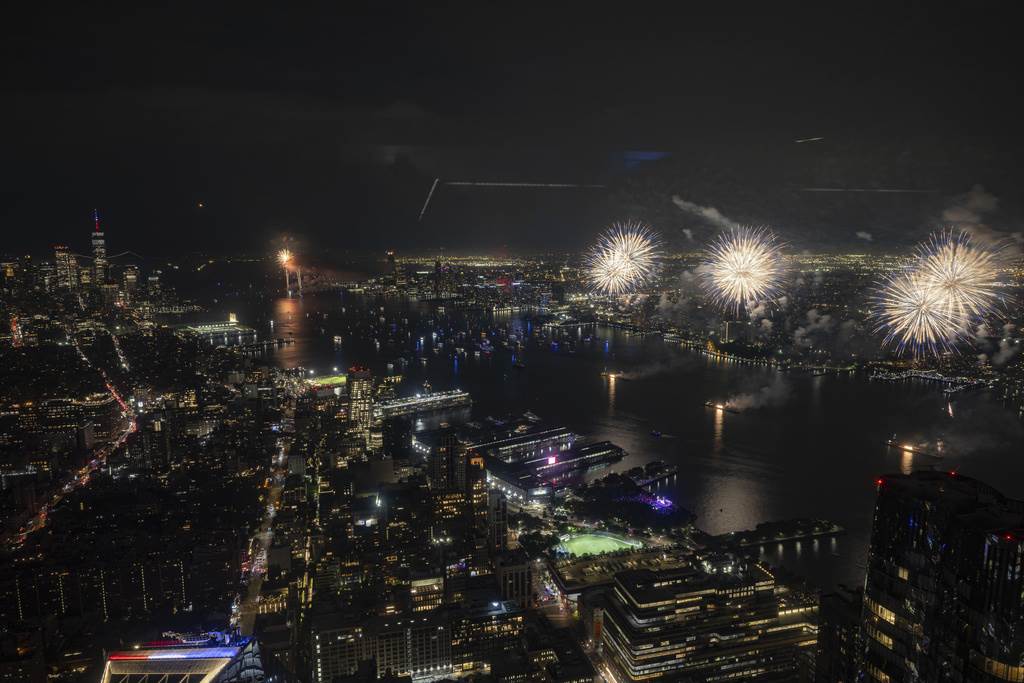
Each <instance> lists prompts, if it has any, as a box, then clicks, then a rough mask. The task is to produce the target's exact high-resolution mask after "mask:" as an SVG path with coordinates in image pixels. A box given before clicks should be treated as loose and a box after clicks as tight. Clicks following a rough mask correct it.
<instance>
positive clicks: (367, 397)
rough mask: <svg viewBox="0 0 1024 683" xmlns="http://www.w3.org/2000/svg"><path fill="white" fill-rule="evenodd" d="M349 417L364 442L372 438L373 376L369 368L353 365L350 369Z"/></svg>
mask: <svg viewBox="0 0 1024 683" xmlns="http://www.w3.org/2000/svg"><path fill="white" fill-rule="evenodd" d="M348 392H349V417H350V418H351V420H352V422H354V423H355V425H356V429H357V430H358V432H359V435H360V436H361V437H362V439H363V444H364V445H365V444H367V443H368V442H369V438H370V426H371V423H372V421H373V378H372V377H371V375H370V371H369V370H368V369H367V368H363V367H359V366H353V367H351V368H349V370H348Z"/></svg>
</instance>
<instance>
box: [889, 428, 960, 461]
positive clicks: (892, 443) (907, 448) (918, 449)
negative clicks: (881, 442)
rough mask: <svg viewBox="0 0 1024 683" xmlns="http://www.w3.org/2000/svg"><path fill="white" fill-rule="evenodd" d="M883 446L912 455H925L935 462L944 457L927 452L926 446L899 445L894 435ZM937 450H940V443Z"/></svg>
mask: <svg viewBox="0 0 1024 683" xmlns="http://www.w3.org/2000/svg"><path fill="white" fill-rule="evenodd" d="M885 445H886V446H888V447H889V448H893V449H895V450H897V451H900V452H904V453H913V454H914V455H925V456H928V457H929V458H935V459H936V460H941V459H942V458H943V457H945V456H943V455H942V454H941V453H936V452H934V451H930V450H928V448H927V445H924V446H922V445H920V444H911V443H900V442H899V441H897V440H896V435H895V434H893V436H892V438H891V439H889V440H888V441H886V442H885ZM939 450H942V443H941V442H940V443H939Z"/></svg>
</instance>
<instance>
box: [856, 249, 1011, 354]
mask: <svg viewBox="0 0 1024 683" xmlns="http://www.w3.org/2000/svg"><path fill="white" fill-rule="evenodd" d="M1001 254H1002V247H1001V245H994V246H987V245H981V244H978V243H976V242H974V241H973V240H972V239H971V236H970V235H968V234H967V233H964V232H953V231H948V230H947V231H943V232H939V233H935V234H934V235H932V236H931V238H929V240H928V241H926V242H924V243H923V244H921V245H920V246H918V248H917V251H916V253H915V258H914V261H913V263H911V265H910V267H909V268H908V269H907V270H906V271H905V272H902V273H898V274H896V275H895V276H893V277H890V278H889V279H888V280H887V281H886V282H885V283H884V284H883V285H882V287H881V288H880V290H879V292H878V294H877V296H876V311H875V318H876V320H877V323H878V329H879V331H881V332H882V333H883V334H884V335H885V338H884V342H885V343H886V344H892V345H895V346H896V348H897V349H898V350H900V351H902V350H904V349H910V350H911V351H912V352H913V353H914V354H915V355H918V354H921V353H924V352H930V353H939V352H942V351H950V350H953V349H954V348H955V346H956V344H957V343H958V342H961V341H964V340H965V339H967V338H968V337H970V334H971V330H972V329H973V328H974V326H975V325H976V324H979V323H981V322H982V321H983V320H984V318H985V317H987V316H988V315H990V314H991V313H992V312H993V311H994V310H995V308H996V306H997V305H998V304H999V302H1000V299H1001V297H1000V294H999V290H998V276H999V264H1000V259H1001Z"/></svg>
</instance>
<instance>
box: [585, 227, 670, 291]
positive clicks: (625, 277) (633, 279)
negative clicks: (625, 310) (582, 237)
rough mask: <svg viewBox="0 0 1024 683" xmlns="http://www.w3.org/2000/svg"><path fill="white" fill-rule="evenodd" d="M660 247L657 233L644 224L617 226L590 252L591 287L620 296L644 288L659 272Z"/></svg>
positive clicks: (589, 274) (589, 277)
mask: <svg viewBox="0 0 1024 683" xmlns="http://www.w3.org/2000/svg"><path fill="white" fill-rule="evenodd" d="M659 248H660V243H659V239H658V236H657V234H656V233H654V231H652V230H651V229H650V228H649V227H647V226H646V225H644V224H643V223H640V222H636V221H631V222H626V223H615V224H613V225H612V226H611V227H610V228H609V229H608V230H607V231H606V232H605V233H604V234H603V235H601V237H600V238H599V239H598V241H597V244H595V245H594V246H593V247H592V248H591V249H590V251H589V252H588V253H587V256H586V259H585V264H586V276H587V280H588V281H589V282H590V286H591V288H592V289H593V290H595V291H597V292H599V293H601V294H606V295H610V296H617V295H620V294H628V293H630V292H634V291H636V290H637V289H639V288H641V287H643V286H644V285H646V284H648V283H649V282H650V281H651V280H652V279H653V278H654V275H655V274H656V273H657V270H658V257H659Z"/></svg>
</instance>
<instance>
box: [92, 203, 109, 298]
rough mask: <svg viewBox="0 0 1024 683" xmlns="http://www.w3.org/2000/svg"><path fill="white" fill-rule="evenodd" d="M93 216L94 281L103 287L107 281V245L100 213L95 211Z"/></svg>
mask: <svg viewBox="0 0 1024 683" xmlns="http://www.w3.org/2000/svg"><path fill="white" fill-rule="evenodd" d="M92 216H93V220H94V222H95V224H94V227H93V232H92V266H93V273H94V275H95V277H94V278H93V281H94V282H95V283H96V284H98V285H102V284H105V283H106V281H107V243H106V240H105V239H104V237H103V231H102V230H100V214H99V211H96V210H95V209H94V210H93V213H92Z"/></svg>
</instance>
